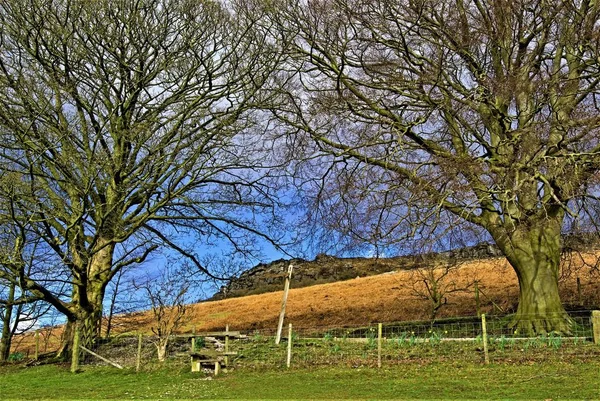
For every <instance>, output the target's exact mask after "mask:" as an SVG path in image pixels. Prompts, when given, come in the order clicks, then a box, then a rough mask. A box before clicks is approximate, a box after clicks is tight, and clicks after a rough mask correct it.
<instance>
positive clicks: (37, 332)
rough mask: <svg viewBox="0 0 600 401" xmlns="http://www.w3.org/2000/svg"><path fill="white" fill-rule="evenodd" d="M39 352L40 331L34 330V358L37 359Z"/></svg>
mask: <svg viewBox="0 0 600 401" xmlns="http://www.w3.org/2000/svg"><path fill="white" fill-rule="evenodd" d="M39 354H40V331H39V330H36V331H35V360H36V361H37V360H38V357H39Z"/></svg>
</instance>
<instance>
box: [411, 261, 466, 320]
mask: <svg viewBox="0 0 600 401" xmlns="http://www.w3.org/2000/svg"><path fill="white" fill-rule="evenodd" d="M460 266H461V265H460V263H452V262H450V261H446V262H442V263H440V262H437V263H436V262H435V261H426V264H425V265H424V266H422V267H419V268H417V269H414V270H411V271H410V274H409V278H408V279H407V282H404V283H402V285H404V286H405V287H408V288H409V289H410V291H411V293H412V294H413V295H414V296H416V297H417V298H419V299H422V300H425V301H427V304H428V309H429V320H430V321H431V324H432V325H433V324H434V323H435V320H436V318H437V316H438V313H439V311H440V309H442V307H444V306H445V305H447V304H448V298H449V297H450V295H451V294H454V293H465V292H468V291H469V290H470V289H471V288H473V286H474V284H475V280H467V281H466V282H459V281H458V280H457V278H458V274H457V271H458V269H460Z"/></svg>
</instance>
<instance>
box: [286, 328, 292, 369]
mask: <svg viewBox="0 0 600 401" xmlns="http://www.w3.org/2000/svg"><path fill="white" fill-rule="evenodd" d="M291 364H292V324H291V323H290V325H289V326H288V344H287V362H286V365H287V367H288V368H289V367H290V365H291Z"/></svg>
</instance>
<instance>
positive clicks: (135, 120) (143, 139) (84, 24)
mask: <svg viewBox="0 0 600 401" xmlns="http://www.w3.org/2000/svg"><path fill="white" fill-rule="evenodd" d="M245 12H246V11H245V9H244V8H243V7H238V6H236V5H234V4H232V3H231V4H229V5H228V7H225V6H224V5H222V4H221V3H219V2H215V1H210V0H209V1H199V2H193V1H187V0H143V1H134V2H132V1H128V0H116V1H114V0H100V1H94V2H90V1H87V0H59V1H48V0H25V1H23V0H4V1H2V2H0V25H2V29H1V31H0V137H1V141H2V143H3V147H2V148H1V152H0V161H1V162H2V163H3V166H5V167H4V169H5V171H8V172H10V173H11V174H13V176H15V177H16V180H18V181H19V182H21V183H23V186H22V188H21V190H20V191H21V193H20V196H19V197H18V198H14V199H13V200H12V207H13V209H14V210H15V211H17V212H16V213H14V214H13V216H12V217H13V218H14V219H15V220H18V221H19V222H20V223H19V224H21V225H22V226H24V225H25V223H23V222H27V225H28V230H30V232H31V233H32V235H35V236H37V237H39V238H41V239H42V240H43V241H44V243H45V244H46V246H47V248H48V249H50V250H51V251H52V252H53V253H54V259H55V261H56V262H57V263H55V264H53V265H51V266H48V269H49V270H48V271H49V272H50V273H51V274H52V275H53V276H54V277H56V278H57V280H61V281H62V282H65V283H68V284H69V285H70V286H71V294H70V297H69V298H68V299H65V298H64V297H62V296H61V295H59V294H58V293H56V292H55V291H54V290H53V289H52V288H51V287H49V286H48V285H46V283H44V282H42V281H40V280H38V279H37V278H36V277H34V276H31V275H28V274H26V273H25V272H24V271H22V270H13V271H12V273H11V274H12V275H13V276H14V277H17V278H18V281H19V282H20V283H21V285H22V287H23V289H24V290H26V291H28V292H30V293H32V294H34V295H35V296H39V297H41V298H43V299H44V300H45V301H47V302H49V303H51V304H52V305H53V306H54V307H55V308H57V310H59V311H60V312H61V313H63V314H64V315H65V316H66V317H67V319H68V322H69V324H68V326H67V327H68V328H72V327H73V323H75V322H79V323H80V324H81V327H82V330H81V333H82V335H83V339H82V344H89V343H90V342H93V341H94V339H95V338H96V337H97V336H98V334H99V328H100V324H99V322H100V319H101V316H102V305H103V299H104V294H105V289H106V286H107V284H108V283H109V282H110V281H111V280H112V279H113V277H115V275H116V274H118V272H119V271H120V270H121V269H123V268H125V267H127V266H131V265H134V264H140V263H142V262H143V261H144V260H145V259H146V258H147V257H148V256H149V255H150V254H151V253H152V252H154V251H155V250H156V249H157V248H158V247H161V246H167V247H170V248H172V249H174V250H175V251H176V252H179V253H180V254H182V255H185V256H186V257H187V258H189V259H190V260H191V261H193V262H194V263H195V264H196V266H197V267H198V268H199V269H200V270H201V271H203V272H204V273H210V271H209V268H210V266H204V265H203V264H202V263H201V262H200V258H199V256H198V255H199V253H200V252H201V250H199V249H194V245H196V244H195V243H194V242H197V241H198V240H197V239H198V238H202V244H204V245H203V246H206V245H205V244H207V243H208V244H211V243H212V244H214V243H217V244H219V245H221V246H225V245H226V244H230V246H231V247H232V248H233V250H234V251H239V252H246V253H248V252H252V246H253V245H254V242H252V241H250V240H249V239H248V237H249V236H254V237H256V236H260V237H262V238H264V239H265V240H268V241H270V240H272V239H273V236H272V235H269V227H270V225H269V224H270V222H272V221H273V220H274V219H275V217H277V215H276V213H274V207H275V203H276V200H275V199H274V197H273V196H272V195H273V191H274V188H271V187H270V186H268V185H266V183H265V182H264V179H265V177H266V176H267V175H268V167H269V166H268V159H267V158H265V157H264V155H259V151H261V150H262V148H263V147H264V146H268V144H265V143H264V142H263V140H262V139H261V135H260V133H257V132H253V131H252V130H251V128H252V126H253V125H254V118H253V116H252V114H251V113H250V112H249V111H250V110H251V109H252V107H253V105H254V103H255V102H257V101H259V100H260V99H258V97H257V96H256V94H257V89H258V88H260V87H261V85H262V84H263V83H264V82H265V81H266V80H267V79H269V77H270V74H271V70H272V68H273V66H274V65H275V64H277V55H276V54H274V53H273V52H272V51H271V50H272V49H271V45H270V44H269V43H268V41H267V40H266V33H265V32H266V27H265V26H264V25H263V23H262V22H261V21H260V20H258V19H249V18H246V17H245V14H244V13H245ZM259 213H262V214H261V216H262V217H260V216H259V215H258V214H259ZM182 237H185V238H186V240H185V243H182V241H178V239H179V238H182ZM194 239H195V240H194ZM224 244H225V245H224ZM67 332H68V331H67ZM67 338H69V336H67Z"/></svg>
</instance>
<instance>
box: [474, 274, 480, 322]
mask: <svg viewBox="0 0 600 401" xmlns="http://www.w3.org/2000/svg"><path fill="white" fill-rule="evenodd" d="M475 312H477V316H480V313H479V280H475Z"/></svg>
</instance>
